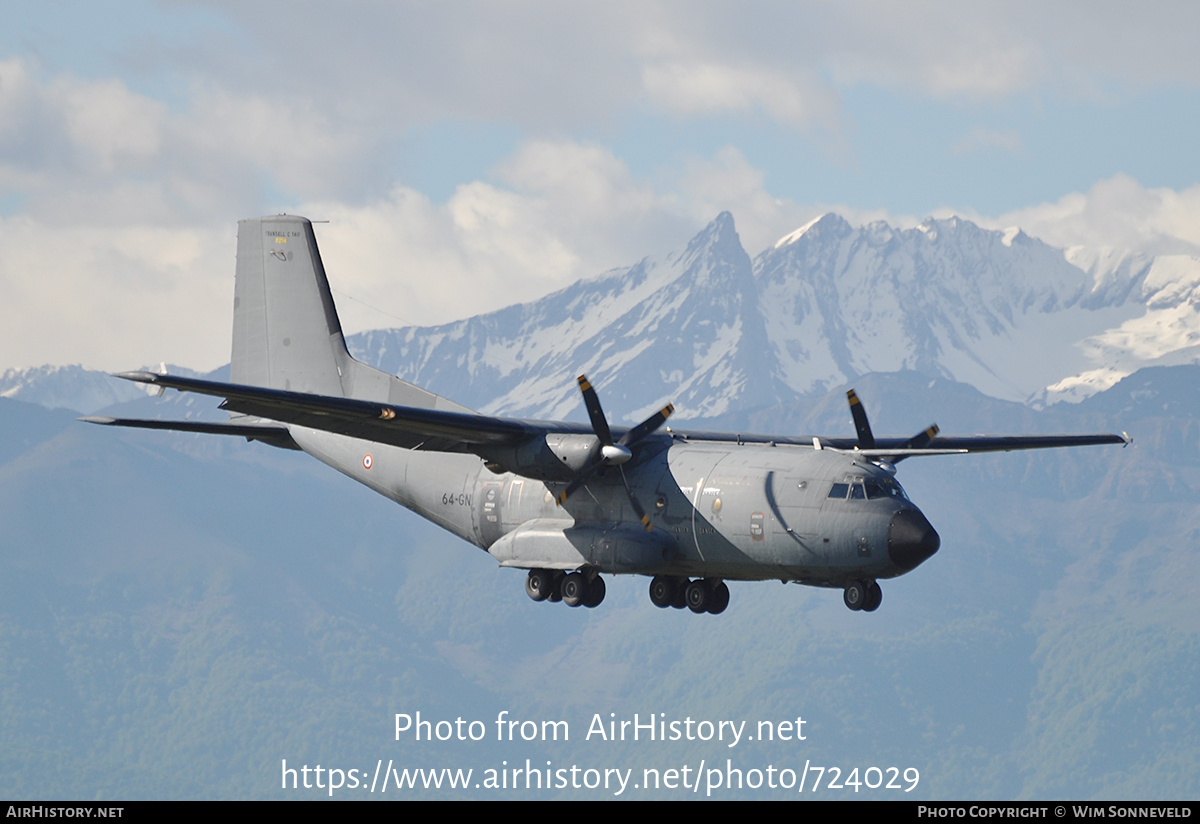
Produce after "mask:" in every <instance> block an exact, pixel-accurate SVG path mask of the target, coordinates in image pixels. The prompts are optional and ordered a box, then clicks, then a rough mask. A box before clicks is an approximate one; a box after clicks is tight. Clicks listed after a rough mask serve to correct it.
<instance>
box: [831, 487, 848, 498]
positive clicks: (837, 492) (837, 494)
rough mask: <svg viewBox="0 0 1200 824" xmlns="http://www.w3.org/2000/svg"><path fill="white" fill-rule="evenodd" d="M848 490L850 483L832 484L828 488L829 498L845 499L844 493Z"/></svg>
mask: <svg viewBox="0 0 1200 824" xmlns="http://www.w3.org/2000/svg"><path fill="white" fill-rule="evenodd" d="M849 491H850V484H834V485H833V488H832V489H830V490H829V497H830V498H841V499H843V500H845V498H846V493H847V492H849Z"/></svg>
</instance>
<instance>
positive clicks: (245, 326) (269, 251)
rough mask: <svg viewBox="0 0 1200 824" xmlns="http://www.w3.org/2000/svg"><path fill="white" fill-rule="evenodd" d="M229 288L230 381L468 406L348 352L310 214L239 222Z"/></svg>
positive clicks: (399, 402) (433, 406) (432, 406)
mask: <svg viewBox="0 0 1200 824" xmlns="http://www.w3.org/2000/svg"><path fill="white" fill-rule="evenodd" d="M233 294H234V297H233V356H232V363H231V366H230V373H229V379H230V381H231V382H232V383H238V384H243V385H246V386H265V387H269V388H271V389H286V390H290V391H292V392H308V393H311V394H314V395H327V396H331V397H347V398H357V399H359V400H374V401H382V402H387V403H393V404H396V405H398V406H413V407H418V408H425V409H448V410H453V411H459V412H469V411H470V410H469V409H467V408H466V407H465V406H460V405H459V404H456V403H453V402H451V401H448V400H446V399H445V398H442V397H440V396H438V395H435V394H433V393H432V392H427V391H425V390H424V389H421V388H420V387H417V386H414V385H413V384H411V383H406V382H405V381H402V380H400V379H399V378H397V377H394V376H392V375H388V374H387V373H385V372H380V371H379V370H378V369H373V368H371V367H369V366H367V365H365V364H362V363H359V362H358V361H356V360H354V359H353V358H351V357H350V353H349V352H348V351H347V350H346V341H345V338H344V337H343V336H342V325H341V323H340V322H339V321H338V316H337V309H336V308H335V307H334V305H333V295H332V294H331V293H330V291H329V281H328V279H327V278H326V277H325V267H324V266H323V265H322V264H321V253H320V252H319V251H318V250H317V239H316V236H315V235H314V234H313V227H312V222H311V221H309V220H308V218H303V217H298V216H296V215H272V216H270V217H256V218H250V219H249V220H242V221H239V222H238V245H237V282H236V284H235V286H234V293H233Z"/></svg>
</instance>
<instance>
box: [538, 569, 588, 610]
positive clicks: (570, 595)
mask: <svg viewBox="0 0 1200 824" xmlns="http://www.w3.org/2000/svg"><path fill="white" fill-rule="evenodd" d="M607 590H608V587H606V586H605V585H604V579H603V578H601V577H600V576H599V575H597V576H595V577H593V578H591V579H589V578H588V576H587V575H586V574H585V573H583V572H572V573H570V574H568V575H563V574H562V573H561V572H555V571H554V570H550V569H531V570H529V575H528V576H526V578H525V594H526V595H528V596H529V597H530V598H532V599H533V600H534V601H550V602H551V603H553V602H556V601H562V602H563V603H564V604H566V605H567V606H569V607H580V606H583V607H588V608H591V607H598V606H600V603H601V602H602V601H603V600H604V595H605V593H606V592H607Z"/></svg>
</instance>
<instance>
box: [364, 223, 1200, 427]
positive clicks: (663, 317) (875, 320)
mask: <svg viewBox="0 0 1200 824" xmlns="http://www.w3.org/2000/svg"><path fill="white" fill-rule="evenodd" d="M1197 304H1200V261H1198V260H1197V259H1195V258H1191V257H1186V256H1179V255H1177V256H1169V257H1164V256H1160V257H1157V258H1155V257H1149V256H1146V255H1139V254H1134V253H1128V252H1121V251H1119V250H1113V249H1099V250H1085V249H1070V250H1065V251H1064V250H1061V249H1056V248H1054V247H1051V246H1048V245H1046V244H1045V243H1043V242H1041V241H1039V240H1037V239H1035V238H1032V237H1030V236H1028V235H1026V234H1025V233H1024V232H1022V231H1021V230H1020V229H1018V228H1011V229H1007V230H1005V231H990V230H986V229H982V228H980V227H979V226H977V225H975V224H974V223H971V222H970V221H967V220H963V219H961V218H949V219H945V220H934V219H929V220H926V221H925V222H924V223H922V224H921V225H920V226H917V227H915V228H913V229H896V228H894V227H892V226H889V225H888V224H887V223H884V222H876V223H872V224H869V225H867V226H862V227H858V228H855V227H853V226H851V225H850V224H849V223H847V222H846V221H845V220H844V219H842V218H841V217H839V216H837V215H834V214H826V215H823V216H821V217H819V218H817V219H815V220H813V221H811V222H810V223H808V224H806V225H805V226H803V227H801V228H800V229H797V230H796V231H795V232H792V233H791V234H789V235H787V236H785V237H784V238H782V239H781V240H780V241H779V242H777V243H776V244H775V245H774V246H773V247H771V248H770V249H768V250H766V251H764V252H763V253H761V254H760V255H759V256H758V257H757V258H756V259H755V260H754V261H753V263H751V262H750V260H749V258H748V257H747V255H746V253H745V250H744V249H743V248H742V246H741V244H740V241H739V240H738V236H737V233H736V231H735V229H734V225H733V219H732V217H731V216H730V215H729V214H727V213H726V214H722V215H720V216H719V217H718V218H717V219H716V220H714V221H713V223H712V224H710V225H709V226H708V227H706V228H705V229H704V231H702V232H701V233H700V234H698V235H697V236H696V237H695V238H694V239H693V240H692V241H691V242H690V243H689V244H688V245H687V247H686V248H684V249H682V250H680V251H678V252H676V253H674V254H670V255H667V256H665V257H663V258H661V259H658V258H647V259H645V260H643V261H641V262H640V263H638V264H636V265H634V266H632V267H630V268H628V269H618V270H613V271H611V272H607V273H605V274H604V275H601V276H599V277H596V278H593V279H590V280H585V281H580V282H579V283H576V284H575V285H573V286H571V287H569V288H567V289H564V290H562V291H560V292H557V293H555V294H552V295H549V296H547V297H545V298H543V299H542V300H539V301H535V302H533V303H528V304H523V305H520V306H511V307H508V308H507V309H503V310H501V311H499V312H493V313H490V314H487V315H481V316H478V317H475V318H470V319H468V320H464V321H460V322H458V323H453V324H447V325H445V326H440V327H433V328H424V329H422V328H409V329H400V330H388V331H379V332H370V333H366V334H364V335H361V336H358V337H356V338H355V339H354V340H353V342H352V345H354V346H355V347H357V351H359V352H360V353H361V354H362V356H363V357H364V358H365V359H366V360H368V361H370V362H372V363H374V364H375V365H378V366H380V368H383V369H386V370H388V371H393V372H395V373H397V374H399V375H401V376H402V377H404V378H406V379H409V380H413V381H415V382H416V383H420V384H422V385H426V386H429V387H430V388H431V389H433V390H434V391H437V392H439V393H442V394H445V395H448V396H449V397H452V398H455V399H458V400H462V401H463V402H465V403H473V404H474V405H475V406H476V407H477V408H479V409H480V410H481V411H484V412H489V413H497V414H518V415H527V416H535V417H550V418H560V417H564V416H568V415H572V414H574V415H575V416H576V417H579V416H580V415H581V414H582V406H581V403H580V400H579V395H578V392H577V391H576V390H575V386H574V380H573V379H574V376H575V375H578V374H579V373H581V372H587V373H588V374H589V375H590V376H591V377H592V379H593V381H595V382H596V383H597V385H598V387H599V388H600V391H601V398H602V399H603V401H604V402H605V405H606V408H607V409H608V410H609V411H610V414H613V416H614V417H615V418H619V419H622V420H626V421H633V420H637V419H640V417H642V416H644V415H645V414H647V413H648V412H650V411H652V410H653V409H654V408H657V407H658V406H659V405H661V404H662V403H664V402H666V401H668V400H673V401H674V402H675V404H676V407H677V413H676V414H677V417H678V419H680V420H687V419H691V418H703V417H712V416H716V415H720V414H723V413H725V412H728V411H730V410H733V409H735V408H742V409H746V408H755V407H762V406H768V405H770V404H772V403H777V402H779V401H780V400H786V399H792V398H796V397H800V396H805V395H811V394H815V393H820V392H824V391H827V390H828V389H829V388H831V387H833V386H838V385H841V384H844V383H847V382H849V381H852V380H854V379H855V378H857V377H858V376H860V375H863V374H867V373H871V372H893V371H898V370H912V371H916V372H921V373H924V374H928V375H931V376H938V377H946V378H950V379H952V380H956V381H959V382H962V383H967V384H970V385H972V386H974V387H976V388H977V389H979V390H980V391H982V392H984V393H986V394H988V395H991V396H993V397H996V398H1002V399H1005V400H1013V401H1020V402H1026V403H1034V404H1036V405H1044V404H1047V403H1055V402H1058V401H1064V400H1067V401H1079V400H1082V399H1083V398H1085V397H1088V396H1090V395H1092V394H1095V393H1096V392H1099V391H1102V390H1103V389H1105V388H1107V387H1109V386H1112V385H1113V384H1114V383H1116V382H1117V381H1119V380H1120V379H1121V378H1123V377H1125V376H1126V375H1129V374H1131V373H1132V372H1134V371H1135V370H1136V369H1138V368H1140V367H1141V366H1145V365H1151V364H1155V365H1172V364H1179V363H1187V362H1192V361H1193V360H1196V359H1197V356H1198V355H1200V352H1198V351H1197V348H1196V347H1197V345H1200V318H1198V317H1197V314H1196V313H1197V310H1196V308H1195V307H1196V305H1197Z"/></svg>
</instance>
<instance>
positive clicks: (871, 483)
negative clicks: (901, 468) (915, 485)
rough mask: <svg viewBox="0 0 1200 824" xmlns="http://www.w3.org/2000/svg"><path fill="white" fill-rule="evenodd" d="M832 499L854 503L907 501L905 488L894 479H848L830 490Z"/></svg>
mask: <svg viewBox="0 0 1200 824" xmlns="http://www.w3.org/2000/svg"><path fill="white" fill-rule="evenodd" d="M829 497H830V498H839V499H846V498H849V499H850V500H852V501H861V500H874V499H875V498H900V499H902V500H905V501H907V500H908V496H907V495H905V494H904V489H903V487H901V486H900V484H899V483H898V482H897V481H896V480H895V479H894V478H861V477H859V478H847V479H846V481H845V482H843V483H835V484H834V485H833V486H832V487H831V488H830V490H829Z"/></svg>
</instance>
